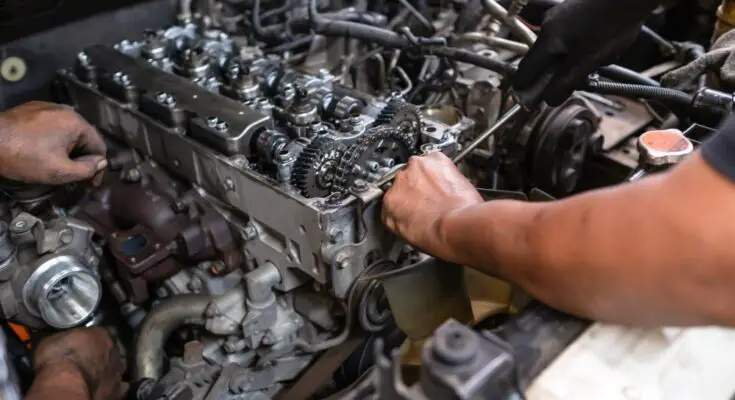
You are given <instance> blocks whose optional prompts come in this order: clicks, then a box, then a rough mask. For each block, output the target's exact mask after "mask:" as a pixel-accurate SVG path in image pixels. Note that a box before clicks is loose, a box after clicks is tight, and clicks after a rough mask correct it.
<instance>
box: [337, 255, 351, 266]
mask: <svg viewBox="0 0 735 400" xmlns="http://www.w3.org/2000/svg"><path fill="white" fill-rule="evenodd" d="M334 263H335V264H336V265H337V268H339V269H345V268H348V267H349V266H350V255H349V254H347V253H346V252H341V253H339V254H337V257H335V258H334Z"/></svg>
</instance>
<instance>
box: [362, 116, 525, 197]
mask: <svg viewBox="0 0 735 400" xmlns="http://www.w3.org/2000/svg"><path fill="white" fill-rule="evenodd" d="M523 112H525V110H524V109H523V107H522V106H520V105H516V106H513V108H511V109H510V110H508V112H506V113H505V114H503V115H502V116H501V117H500V118H499V119H498V121H497V122H496V123H495V124H494V125H493V126H491V127H490V128H489V129H488V130H486V131H485V132H483V133H481V134H480V136H478V137H477V138H475V140H473V141H472V142H470V144H468V145H467V146H465V148H464V149H462V151H461V152H460V153H459V154H457V155H456V156H455V157H454V158H453V159H452V161H453V162H454V163H455V164H459V163H460V162H462V160H464V159H465V158H467V156H468V155H470V153H472V152H473V151H474V150H475V149H477V147H479V146H480V145H481V144H482V143H484V142H486V141H487V139H488V138H490V137H491V136H493V135H495V134H496V133H497V132H498V131H499V130H500V129H501V128H502V127H504V126H505V124H506V123H508V121H510V120H512V119H513V118H515V117H516V116H518V115H519V114H522V113H523ZM403 168H405V166H402V167H400V168H397V169H394V170H393V171H391V172H389V173H387V174H386V175H384V176H383V177H382V178H380V179H378V180H377V181H375V183H374V185H375V186H377V187H379V188H382V187H384V186H385V185H387V184H389V183H390V182H392V181H393V179H395V177H396V175H398V173H399V172H400V171H401V170H402V169H403Z"/></svg>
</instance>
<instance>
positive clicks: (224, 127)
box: [217, 121, 230, 132]
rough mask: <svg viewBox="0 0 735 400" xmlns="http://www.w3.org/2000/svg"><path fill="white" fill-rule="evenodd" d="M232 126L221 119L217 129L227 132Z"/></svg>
mask: <svg viewBox="0 0 735 400" xmlns="http://www.w3.org/2000/svg"><path fill="white" fill-rule="evenodd" d="M229 128H230V126H229V125H228V124H227V122H225V121H220V122H218V123H217V130H218V131H220V132H225V131H227V129H229Z"/></svg>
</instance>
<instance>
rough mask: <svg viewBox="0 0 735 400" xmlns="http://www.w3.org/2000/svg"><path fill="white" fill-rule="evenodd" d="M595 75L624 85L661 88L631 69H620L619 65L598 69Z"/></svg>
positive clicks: (658, 84)
mask: <svg viewBox="0 0 735 400" xmlns="http://www.w3.org/2000/svg"><path fill="white" fill-rule="evenodd" d="M597 73H599V74H600V75H602V76H604V77H605V78H609V79H612V80H616V81H622V82H624V83H633V84H636V85H645V86H661V84H660V83H658V82H656V81H655V80H654V79H651V78H649V77H647V76H645V75H643V74H640V73H638V72H635V71H633V70H632V69H628V68H625V67H621V66H620V65H607V66H605V67H600V68H599V69H598V70H597Z"/></svg>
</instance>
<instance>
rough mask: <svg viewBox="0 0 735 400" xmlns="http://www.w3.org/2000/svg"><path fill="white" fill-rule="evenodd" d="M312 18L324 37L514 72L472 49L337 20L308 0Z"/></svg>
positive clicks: (314, 27)
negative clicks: (421, 41) (414, 40)
mask: <svg viewBox="0 0 735 400" xmlns="http://www.w3.org/2000/svg"><path fill="white" fill-rule="evenodd" d="M309 18H310V20H311V23H312V29H313V30H314V32H315V33H317V34H320V35H324V36H335V37H347V38H352V39H360V40H364V41H368V42H373V43H376V44H379V45H381V46H383V47H389V48H394V49H402V50H409V51H418V52H422V53H425V54H428V55H436V56H443V57H447V58H450V59H453V60H455V61H460V62H464V63H467V64H472V65H476V66H478V67H482V68H485V69H488V70H491V71H495V72H499V73H502V74H504V75H507V74H509V73H512V72H513V71H514V69H513V68H512V67H511V66H510V65H509V64H507V63H504V62H502V61H498V60H495V59H492V58H488V57H484V56H481V55H478V54H475V53H473V52H471V51H468V50H464V49H458V48H454V47H448V46H439V45H431V46H416V45H414V44H412V43H411V42H409V41H408V39H406V38H405V37H403V36H401V35H399V34H397V33H395V32H392V31H389V30H387V29H382V28H378V27H375V26H369V25H365V24H360V23H355V22H351V21H337V20H331V19H328V18H325V17H324V16H321V15H319V13H318V11H317V9H316V0H310V1H309Z"/></svg>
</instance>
